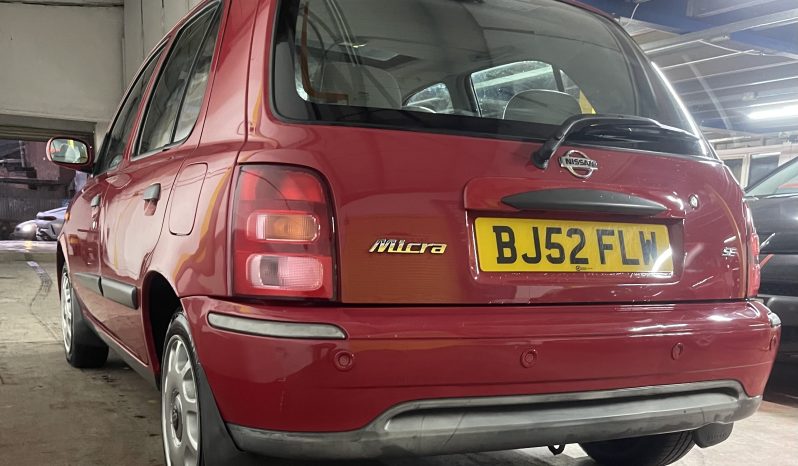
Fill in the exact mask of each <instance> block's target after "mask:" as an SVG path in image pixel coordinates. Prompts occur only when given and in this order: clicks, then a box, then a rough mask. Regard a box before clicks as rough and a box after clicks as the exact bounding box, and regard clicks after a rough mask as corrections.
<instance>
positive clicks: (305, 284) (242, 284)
mask: <svg viewBox="0 0 798 466" xmlns="http://www.w3.org/2000/svg"><path fill="white" fill-rule="evenodd" d="M232 223H233V251H234V252H233V267H234V269H233V287H234V291H235V293H236V294H238V295H245V296H283V297H305V298H320V299H332V298H333V297H334V296H333V292H334V286H333V283H334V272H335V270H334V261H333V228H332V211H331V208H330V205H329V202H328V199H327V191H326V189H325V186H324V184H323V182H322V181H321V179H320V178H319V177H318V176H317V175H316V174H315V173H313V172H312V171H310V170H306V169H301V168H295V167H286V166H281V165H245V166H243V167H241V169H240V172H239V178H238V184H237V187H236V196H235V204H234V206H233V222H232Z"/></svg>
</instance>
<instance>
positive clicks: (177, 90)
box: [138, 11, 214, 154]
mask: <svg viewBox="0 0 798 466" xmlns="http://www.w3.org/2000/svg"><path fill="white" fill-rule="evenodd" d="M213 17H214V11H209V12H207V13H205V14H203V15H202V16H200V17H199V18H197V19H196V20H194V21H193V22H192V23H190V24H189V25H188V26H186V27H185V28H184V29H183V30H182V31H181V32H180V35H179V36H178V38H177V40H176V41H175V44H174V47H173V48H172V52H171V53H170V54H169V58H168V59H167V61H166V64H165V65H164V67H163V70H162V71H161V75H160V76H159V77H158V81H157V83H156V85H155V91H154V92H153V94H152V97H151V99H150V104H149V107H148V108H147V114H146V116H145V119H144V126H143V129H142V131H141V139H140V142H139V150H138V153H139V154H142V153H146V152H151V151H154V150H157V149H160V148H162V147H164V146H167V145H169V144H171V143H172V142H173V141H174V131H175V125H176V123H177V118H178V114H179V112H180V105H181V103H182V102H183V96H184V95H185V91H186V86H187V85H188V82H189V77H190V75H191V70H192V68H193V65H194V61H195V58H196V57H197V54H198V52H199V50H200V47H201V46H202V42H203V39H204V38H205V33H206V32H207V30H208V26H209V24H210V22H211V19H212V18H213Z"/></svg>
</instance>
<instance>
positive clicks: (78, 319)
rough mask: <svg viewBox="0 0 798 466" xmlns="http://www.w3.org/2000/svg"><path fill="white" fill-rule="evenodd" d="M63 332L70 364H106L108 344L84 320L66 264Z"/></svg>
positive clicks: (74, 365)
mask: <svg viewBox="0 0 798 466" xmlns="http://www.w3.org/2000/svg"><path fill="white" fill-rule="evenodd" d="M61 332H62V334H63V336H64V351H65V354H66V360H67V362H69V364H70V365H72V366H73V367H77V368H81V369H88V368H97V367H102V365H103V364H105V361H106V360H107V359H108V346H107V345H106V344H105V343H103V342H102V341H101V340H100V339H99V338H98V337H97V335H95V334H94V331H93V330H92V329H91V328H89V326H88V325H87V324H86V322H85V321H84V320H83V314H82V312H81V309H80V304H78V302H77V299H76V296H75V290H74V289H73V288H72V280H71V279H70V278H69V270H68V269H67V267H66V266H64V267H63V268H62V270H61Z"/></svg>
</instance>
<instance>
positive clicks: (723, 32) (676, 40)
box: [642, 8, 798, 53]
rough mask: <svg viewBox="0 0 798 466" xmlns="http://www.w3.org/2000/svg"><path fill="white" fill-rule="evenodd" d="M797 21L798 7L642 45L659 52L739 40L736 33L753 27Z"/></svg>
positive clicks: (772, 25) (762, 27)
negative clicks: (708, 41) (724, 39)
mask: <svg viewBox="0 0 798 466" xmlns="http://www.w3.org/2000/svg"><path fill="white" fill-rule="evenodd" d="M796 22H798V8H793V9H791V10H786V11H780V12H778V13H773V14H769V15H764V16H757V17H754V18H748V19H744V20H741V21H734V22H731V23H728V24H723V25H721V26H714V27H709V28H706V29H701V30H698V31H694V32H690V33H687V34H682V35H680V36H676V37H672V38H669V39H663V40H658V41H655V42H649V43H647V44H643V45H642V47H643V50H645V51H646V52H647V53H657V52H662V51H666V50H669V49H672V48H674V47H679V46H681V45H684V44H689V43H692V42H699V41H702V40H710V41H711V40H713V39H717V38H729V39H731V40H737V39H736V38H735V37H734V34H735V33H739V32H743V31H749V30H751V29H769V28H774V27H779V26H785V25H788V24H794V23H796ZM752 45H756V44H752Z"/></svg>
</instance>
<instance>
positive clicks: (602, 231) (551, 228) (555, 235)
mask: <svg viewBox="0 0 798 466" xmlns="http://www.w3.org/2000/svg"><path fill="white" fill-rule="evenodd" d="M475 227H476V239H477V256H478V258H479V268H480V270H482V271H483V272H599V273H613V272H614V273H618V272H630V273H672V272H673V259H672V257H671V246H670V238H669V236H668V228H667V227H666V226H664V225H646V224H633V223H604V222H577V221H570V220H567V221H566V220H530V219H508V218H478V219H476V222H475Z"/></svg>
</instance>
